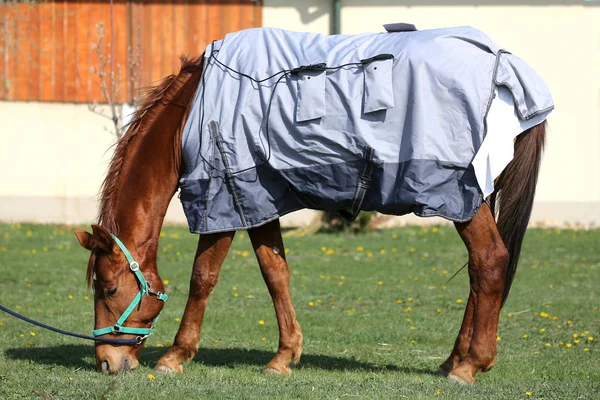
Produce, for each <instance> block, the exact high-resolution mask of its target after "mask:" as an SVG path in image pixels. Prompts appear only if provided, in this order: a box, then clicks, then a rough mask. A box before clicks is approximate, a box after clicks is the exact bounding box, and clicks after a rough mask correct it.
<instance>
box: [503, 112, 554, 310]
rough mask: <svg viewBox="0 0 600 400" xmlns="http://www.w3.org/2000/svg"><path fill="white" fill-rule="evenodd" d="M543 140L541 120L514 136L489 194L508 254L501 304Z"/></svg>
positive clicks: (514, 263) (528, 211) (516, 253)
mask: <svg viewBox="0 0 600 400" xmlns="http://www.w3.org/2000/svg"><path fill="white" fill-rule="evenodd" d="M545 139H546V122H545V121H544V122H543V123H541V124H539V125H536V126H534V127H533V128H531V129H528V130H527V131H525V132H523V133H522V134H520V135H519V136H518V137H517V140H516V142H515V154H514V158H513V160H512V161H511V162H510V163H509V164H508V166H507V167H506V168H505V170H504V172H502V174H501V175H500V177H499V178H498V181H497V182H496V190H495V192H494V193H493V194H492V196H491V205H492V211H494V213H498V218H497V226H498V231H499V232H500V237H501V238H502V241H503V242H504V245H505V246H506V249H507V250H508V254H509V260H508V268H507V270H506V279H505V281H504V293H502V305H504V302H505V301H506V298H507V297H508V293H509V291H510V287H511V284H512V281H513V278H514V276H515V273H516V272H517V264H518V262H519V255H520V253H521V245H522V243H523V238H524V237H525V230H526V229H527V224H528V223H529V218H530V216H531V209H532V208H533V198H534V195H535V187H536V184H537V179H538V173H539V169H540V161H541V159H542V152H543V149H544V142H545ZM496 205H497V207H496Z"/></svg>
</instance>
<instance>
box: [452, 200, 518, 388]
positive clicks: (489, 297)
mask: <svg viewBox="0 0 600 400" xmlns="http://www.w3.org/2000/svg"><path fill="white" fill-rule="evenodd" d="M456 229H457V231H458V233H459V234H460V236H461V238H462V239H463V241H464V243H465V245H466V246H467V249H468V251H469V276H470V278H471V295H470V296H469V302H468V304H467V307H470V308H471V309H472V311H470V310H469V308H468V309H467V311H466V312H465V320H464V321H463V327H462V328H461V333H459V337H458V339H457V345H455V350H457V355H458V356H459V357H460V358H459V359H458V360H460V364H459V365H453V369H452V370H451V371H450V373H449V375H448V378H449V379H451V380H456V381H460V382H467V383H473V382H475V379H474V378H473V377H474V376H475V374H476V373H477V371H478V370H481V371H483V372H486V371H489V370H490V369H491V368H492V366H493V365H494V362H495V357H496V334H497V331H498V318H499V315H500V307H501V305H502V292H503V289H504V281H505V277H506V268H507V264H508V258H509V257H508V256H509V255H508V251H507V250H506V247H505V246H504V243H503V242H502V239H501V237H500V234H499V233H498V229H497V227H496V222H495V221H494V217H493V216H492V213H491V211H490V209H489V207H488V206H487V204H484V205H483V206H482V207H481V209H480V210H479V212H477V214H476V215H475V217H474V218H473V219H472V220H471V221H469V222H467V223H460V224H459V223H457V224H456ZM469 319H471V323H470V324H469V321H468V320H469ZM469 325H470V326H469ZM461 334H462V336H461ZM469 336H471V338H470V342H469V345H468V351H467V352H466V354H465V353H464V351H465V349H466V348H467V341H468V340H469ZM458 360H457V361H458ZM453 364H454V363H453Z"/></svg>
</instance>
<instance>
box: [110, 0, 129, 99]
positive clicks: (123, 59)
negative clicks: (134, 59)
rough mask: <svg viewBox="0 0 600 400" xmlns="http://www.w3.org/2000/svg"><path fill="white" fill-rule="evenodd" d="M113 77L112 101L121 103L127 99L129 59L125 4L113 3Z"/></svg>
mask: <svg viewBox="0 0 600 400" xmlns="http://www.w3.org/2000/svg"><path fill="white" fill-rule="evenodd" d="M113 4H114V24H115V26H114V34H115V42H114V46H115V48H114V57H115V63H114V76H115V82H117V87H116V88H115V89H114V93H113V96H114V100H115V101H116V102H118V103H122V102H124V101H125V100H126V97H127V76H128V74H127V70H128V69H129V58H128V56H127V37H128V35H129V32H128V27H127V8H126V4H125V2H116V1H115V2H114V3H113Z"/></svg>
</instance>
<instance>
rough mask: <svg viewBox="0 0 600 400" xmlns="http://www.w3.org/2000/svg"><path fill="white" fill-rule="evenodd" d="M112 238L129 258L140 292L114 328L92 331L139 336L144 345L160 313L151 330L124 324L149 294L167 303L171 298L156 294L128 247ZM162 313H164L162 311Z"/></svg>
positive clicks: (138, 338) (104, 333)
mask: <svg viewBox="0 0 600 400" xmlns="http://www.w3.org/2000/svg"><path fill="white" fill-rule="evenodd" d="M111 236H112V238H113V239H114V240H115V242H116V243H117V245H118V246H119V247H120V248H121V251H123V254H125V257H126V258H127V261H128V262H129V269H130V270H131V272H133V274H134V275H135V277H136V278H137V280H138V283H139V286H140V291H139V292H138V294H137V295H136V296H135V298H134V299H133V300H132V301H131V304H130V305H129V307H127V309H126V310H125V312H124V313H123V315H121V318H119V320H118V321H117V323H116V324H114V325H113V326H109V327H106V328H101V329H94V330H93V331H92V335H94V336H102V335H106V334H109V333H117V334H118V333H124V334H128V335H138V337H137V338H136V339H137V340H138V342H137V344H138V345H139V344H141V343H142V341H143V340H144V339H146V338H147V337H148V336H150V335H151V334H152V329H154V326H155V325H156V321H158V317H159V316H160V312H159V313H158V315H157V316H156V318H154V321H152V326H151V327H150V328H128V327H126V326H123V324H124V323H125V321H126V320H127V318H129V314H131V312H132V311H133V310H134V309H135V308H136V307H137V305H138V304H139V303H140V301H141V300H142V297H143V296H148V295H149V294H151V295H153V296H156V298H157V299H158V300H161V301H165V302H166V301H167V299H168V298H169V296H167V295H166V294H164V293H160V292H155V291H153V290H152V289H151V288H150V285H149V284H148V281H146V278H144V275H143V274H142V271H140V264H138V262H137V261H135V260H134V259H133V257H132V256H131V253H129V250H127V247H125V245H124V244H123V242H121V241H120V240H119V238H118V237H116V236H115V235H113V234H111ZM161 312H162V310H161Z"/></svg>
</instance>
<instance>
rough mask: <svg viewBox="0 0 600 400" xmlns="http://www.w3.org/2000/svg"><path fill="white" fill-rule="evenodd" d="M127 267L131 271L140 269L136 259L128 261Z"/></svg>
mask: <svg viewBox="0 0 600 400" xmlns="http://www.w3.org/2000/svg"><path fill="white" fill-rule="evenodd" d="M129 269H130V270H132V271H133V272H137V271H139V270H140V264H138V262H137V261H132V262H130V263H129Z"/></svg>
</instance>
